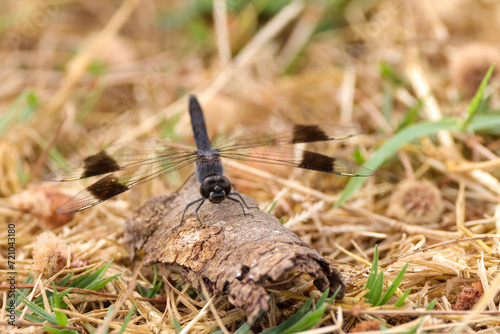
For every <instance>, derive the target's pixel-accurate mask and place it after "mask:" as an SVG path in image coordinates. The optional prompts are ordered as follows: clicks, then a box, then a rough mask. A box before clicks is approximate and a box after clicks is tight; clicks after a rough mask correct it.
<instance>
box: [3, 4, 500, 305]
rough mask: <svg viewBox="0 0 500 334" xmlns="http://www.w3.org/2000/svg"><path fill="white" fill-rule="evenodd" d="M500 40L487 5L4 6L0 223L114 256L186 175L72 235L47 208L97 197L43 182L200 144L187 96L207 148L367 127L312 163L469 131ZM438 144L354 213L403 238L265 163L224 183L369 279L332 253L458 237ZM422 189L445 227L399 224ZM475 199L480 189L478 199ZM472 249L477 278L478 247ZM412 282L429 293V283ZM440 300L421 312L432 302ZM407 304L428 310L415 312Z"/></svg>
mask: <svg viewBox="0 0 500 334" xmlns="http://www.w3.org/2000/svg"><path fill="white" fill-rule="evenodd" d="M499 36H500V2H498V1H496V0H441V1H430V0H421V1H396V0H380V1H366V0H351V1H347V0H323V1H320V0H317V1H313V0H311V1H299V0H297V1H285V0H275V1H271V0H254V1H249V0H227V1H222V0H221V1H219V0H214V1H209V0H189V1H176V0H169V1H152V0H123V1H114V0H113V1H96V0H85V1H81V0H44V1H33V0H2V1H1V2H0V174H1V175H2V177H1V178H0V197H1V199H2V203H4V205H9V206H12V207H16V208H22V210H24V211H22V213H21V214H20V213H13V211H12V207H11V208H10V209H7V208H5V207H3V208H2V212H3V213H2V216H3V217H2V220H4V221H10V220H12V219H16V221H17V222H19V224H25V225H23V226H28V227H27V228H26V229H25V231H24V233H26V235H25V238H24V239H23V240H22V241H19V242H20V244H19V246H21V245H29V244H30V243H31V242H32V241H33V240H34V238H35V237H36V235H37V234H38V233H40V231H42V230H44V229H47V228H51V229H55V231H56V232H57V233H62V232H61V231H63V230H62V229H61V228H60V227H58V226H57V224H60V225H64V224H67V223H69V224H70V225H67V226H69V227H70V228H71V230H65V231H66V232H64V233H63V234H64V235H65V236H66V237H67V238H69V239H71V238H70V236H73V237H74V238H75V239H71V240H72V242H73V243H74V244H78V245H85V244H86V243H89V242H90V240H97V239H98V238H101V237H103V236H105V237H106V238H109V239H113V237H116V238H117V240H122V239H121V238H122V235H121V234H120V233H122V232H123V219H124V218H126V217H128V216H130V215H131V214H132V212H133V210H134V209H135V208H137V207H138V205H139V204H140V203H142V202H143V201H144V200H145V199H147V198H149V197H151V196H153V195H160V194H165V193H169V192H171V191H174V190H175V189H177V188H178V187H179V186H180V185H181V184H182V183H183V181H184V180H185V178H186V176H187V175H189V173H191V172H192V171H193V170H192V169H189V168H187V169H189V170H186V171H180V172H178V173H177V172H176V173H173V174H172V175H169V176H168V177H164V178H160V179H158V180H155V181H153V182H150V183H148V184H145V185H141V186H140V187H138V188H137V189H134V190H133V191H130V193H127V194H124V195H122V196H119V197H118V198H115V199H112V200H110V201H107V202H106V203H103V204H102V205H99V206H98V207H96V208H93V209H91V210H87V211H85V212H82V213H79V214H77V215H76V216H74V219H73V220H71V219H72V218H73V216H64V217H65V218H60V217H57V216H56V215H55V214H54V210H55V208H57V207H58V205H60V204H61V203H62V202H64V200H66V199H67V198H68V196H69V195H72V194H75V193H76V192H77V191H79V190H81V189H83V188H84V186H86V185H89V184H90V183H88V182H81V183H79V182H74V183H71V184H69V183H68V184H64V185H60V184H55V185H54V184H47V183H43V177H44V175H46V174H47V173H49V172H50V171H53V170H55V169H56V168H58V167H60V166H63V165H65V164H67V163H68V162H71V161H74V160H78V159H82V158H84V157H85V156H87V155H90V154H94V153H96V152H98V151H99V150H101V149H102V148H103V147H106V146H107V145H110V144H112V143H114V142H121V141H133V140H137V139H140V138H144V137H151V136H153V137H162V138H168V139H173V140H181V141H187V142H189V143H192V142H193V141H192V138H191V137H192V133H191V129H190V123H189V117H188V114H187V112H186V110H187V99H186V96H187V94H189V93H195V94H197V96H198V97H199V98H200V102H201V104H202V106H203V108H204V110H205V114H206V118H207V123H208V124H207V126H208V130H209V132H210V135H211V137H215V136H216V135H219V134H224V133H226V132H228V131H230V130H231V129H233V128H235V127H237V126H241V125H251V124H258V123H265V122H273V121H275V120H277V119H285V120H288V121H294V122H299V123H310V124H314V123H320V124H324V123H332V124H355V125H359V126H361V127H362V128H364V129H365V130H366V134H364V135H361V136H357V137H355V138H351V139H349V140H346V141H341V142H332V143H328V144H318V145H316V146H314V147H315V148H316V149H317V150H319V151H321V152H323V153H325V154H327V155H335V156H340V157H342V158H344V159H346V160H350V161H355V162H357V163H359V164H362V163H364V162H365V161H366V160H368V159H370V157H372V156H373V155H374V153H375V152H376V150H377V149H378V148H379V147H381V146H382V145H383V144H384V143H385V142H386V141H388V140H389V139H390V138H392V137H393V136H394V135H395V133H397V132H398V131H399V130H400V129H402V128H404V127H406V126H408V125H410V124H417V123H419V122H425V121H438V120H440V119H442V118H444V117H453V118H455V119H463V118H465V117H466V116H467V110H468V109H467V108H468V106H469V103H470V100H471V98H472V97H473V96H474V94H475V93H476V91H477V89H478V87H479V84H480V83H481V80H482V79H483V78H484V76H485V74H486V72H487V71H488V68H489V67H490V66H491V64H492V63H496V64H497V65H498V64H499V63H500V37H499ZM496 75H497V70H496V69H495V70H494V71H493V73H492V77H491V79H490V86H489V88H488V89H487V91H486V92H487V95H488V105H487V108H486V109H487V111H488V112H489V113H492V114H495V113H496V112H497V110H498V106H499V103H498V102H499V101H498V91H497V90H495V88H496V87H497V86H498V81H497V78H496ZM450 138H452V139H451V140H453V141H455V142H454V143H452V144H450V142H449V141H448V144H450V145H451V146H453V147H454V148H455V149H456V151H457V152H460V154H461V155H462V156H463V157H464V158H465V159H470V160H473V161H476V160H481V159H482V158H484V157H485V156H487V157H489V159H494V158H495V157H496V153H498V151H499V150H500V147H499V145H498V143H499V141H498V136H497V133H495V132H494V131H492V132H489V133H487V134H484V135H474V134H471V133H468V134H465V133H460V134H456V135H453V136H451V137H450ZM443 143H446V140H445V141H444V142H443V141H439V140H438V141H436V138H435V137H431V138H430V139H429V138H426V139H422V140H419V141H418V142H413V143H411V144H409V145H408V146H405V150H403V151H404V152H399V153H398V154H395V155H393V156H392V158H390V159H387V160H386V161H385V162H384V164H383V166H381V168H380V171H379V172H378V173H377V175H376V176H375V177H373V178H371V179H369V180H368V181H367V183H366V184H365V186H364V188H363V189H364V190H363V191H362V192H360V193H358V194H357V195H355V196H354V197H353V201H352V202H351V205H354V207H359V208H364V209H366V210H370V212H372V213H373V214H374V215H375V214H377V215H382V216H384V217H385V216H387V217H393V218H394V217H395V218H396V219H399V221H402V222H403V223H404V224H408V225H404V226H405V228H407V229H406V230H405V229H403V230H401V229H394V225H390V224H387V225H384V224H382V223H380V222H376V221H377V220H376V219H375V218H373V217H372V218H373V219H375V220H373V219H372V218H367V215H363V216H362V217H357V216H355V215H352V210H351V211H342V210H340V209H335V210H331V209H332V206H333V204H334V203H335V201H336V200H337V199H338V197H336V195H337V194H338V193H339V192H340V191H341V190H342V188H343V187H344V186H345V184H346V182H347V181H348V180H347V178H342V177H341V178H338V177H332V176H327V175H324V174H321V173H313V172H304V171H294V170H291V169H288V168H275V167H270V166H265V165H257V164H255V165H254V164H245V166H246V167H247V168H248V169H249V170H248V169H242V168H240V167H239V166H238V165H233V164H229V165H228V166H226V168H227V170H228V175H229V178H230V179H231V181H232V182H233V184H234V185H235V186H236V188H238V189H239V190H240V191H241V192H242V193H245V194H246V195H249V196H252V197H254V198H255V199H256V200H257V202H258V203H259V205H260V207H261V208H263V209H266V208H269V207H270V206H271V204H272V203H273V202H274V201H276V200H277V201H278V204H277V206H276V208H275V211H274V212H273V213H274V214H275V215H276V216H277V217H278V218H281V217H285V225H286V226H287V227H289V228H291V229H292V230H293V231H294V232H296V233H297V234H298V235H299V236H300V237H301V238H302V239H303V240H304V241H306V242H307V243H308V244H310V245H311V247H313V248H316V249H318V250H319V251H321V252H322V253H323V254H326V255H327V256H329V257H330V258H331V259H332V260H333V259H337V260H338V261H340V262H339V263H340V264H338V266H339V269H340V270H341V271H342V272H343V273H344V274H345V275H346V277H349V275H350V273H354V272H355V271H356V270H358V269H359V268H361V267H363V266H364V264H362V263H361V264H360V262H357V260H355V259H353V257H351V256H350V255H349V254H348V253H346V252H344V251H343V250H342V249H344V250H346V249H347V250H349V251H352V252H354V253H356V254H358V255H359V256H360V258H364V259H369V258H371V256H373V253H374V248H373V246H374V245H375V243H379V247H380V250H381V253H382V254H385V255H387V256H389V255H395V254H396V253H398V254H399V253H401V252H403V251H404V250H408V249H413V248H412V247H415V248H417V247H419V246H422V245H428V242H429V240H433V239H432V233H433V232H432V230H428V231H427V232H425V231H423V230H415V234H414V235H413V236H411V231H413V230H412V227H411V226H412V225H411V224H414V223H415V221H417V222H421V221H423V222H424V223H426V224H430V225H428V226H430V228H435V229H440V230H444V231H446V233H450V234H443V235H441V236H442V238H443V239H446V240H448V239H447V238H449V239H450V240H451V239H452V238H454V237H459V234H457V229H456V228H455V226H454V224H455V221H456V215H455V214H456V212H455V210H456V207H455V202H456V201H457V198H458V197H457V196H459V190H458V189H459V187H458V183H457V182H459V181H457V180H460V177H458V176H456V175H455V174H453V173H452V174H453V175H452V174H450V172H449V171H446V170H445V169H444V167H443V168H441V167H439V166H441V165H439V166H438V164H433V163H434V162H435V161H436V160H438V161H439V160H441V161H442V158H443V157H448V154H452V152H451V153H450V150H449V146H446V145H443ZM478 145H479V146H478ZM482 148H485V149H486V150H487V151H488V152H489V153H484V152H485V151H484V150H483V149H482ZM452 151H453V150H452ZM478 152H479V153H478ZM481 152H482V153H481ZM490 153H491V155H489V154H490ZM455 158H456V157H450V158H449V159H450V160H453V159H455ZM428 159H431V160H428ZM432 159H434V160H432ZM422 166H424V167H422ZM259 171H265V172H269V173H272V174H269V175H270V176H269V175H268V176H266V175H267V174H265V175H264V174H259ZM272 175H276V177H273V176H272ZM492 177H493V178H494V180H496V174H495V172H494V171H493V172H492ZM424 178H425V179H429V180H431V185H430V186H428V187H430V188H432V189H431V190H429V191H430V192H431V193H432V194H434V195H436V194H437V195H436V196H437V197H439V207H438V208H437V209H436V210H437V211H436V212H437V213H435V212H433V213H432V214H429V215H430V216H431V217H430V218H429V219H427V218H425V219H422V217H421V216H418V217H417V218H409V219H408V220H406V221H405V219H404V218H405V217H406V216H407V215H408V212H406V211H405V212H403V213H398V211H397V210H398V209H397V208H394V207H392V208H390V203H391V202H392V201H393V200H394V197H393V198H392V200H391V194H393V193H394V192H395V191H396V188H395V185H396V184H397V183H398V182H401V181H403V180H407V179H424ZM465 180H468V181H467V182H469V181H470V182H471V183H472V184H473V183H474V182H476V181H477V180H474V179H470V178H468V176H465ZM471 180H472V181H471ZM464 182H465V181H464ZM485 182H486V181H485ZM488 182H489V181H488ZM298 185H300V186H304V187H305V188H307V189H309V190H306V191H304V189H303V188H300V186H298ZM483 186H484V187H485V189H486V188H488V186H485V185H484V184H483V185H481V184H479V185H478V186H477V187H479V188H481V187H483ZM477 187H476V188H474V186H472V188H470V189H472V190H470V189H469V188H467V189H468V190H470V191H472V193H467V192H466V195H465V196H466V197H467V201H469V200H470V201H472V202H467V203H468V204H467V205H466V207H467V209H466V211H465V217H466V218H465V219H466V220H470V221H476V220H479V219H483V218H484V217H485V215H486V216H488V215H489V217H491V216H493V215H494V214H495V210H496V209H495V208H496V205H497V203H496V199H495V198H497V197H495V196H496V195H497V193H496V192H495V190H492V189H490V188H488V189H487V190H485V191H483V188H481V189H479V188H477ZM424 188H425V186H424ZM403 191H404V190H403ZM436 191H437V193H436ZM475 191H476V192H477V193H475ZM479 194H480V195H479ZM398 196H400V197H403V196H402V195H397V193H396V198H397V197H398ZM481 196H483V197H481ZM423 197H425V196H423ZM479 198H481V199H479ZM474 201H476V202H474ZM429 205H430V204H429ZM351 209H352V207H351ZM406 209H407V208H406ZM403 210H405V208H403ZM422 210H423V211H425V208H424V209H422ZM14 211H15V210H14ZM26 213H29V214H26ZM425 214H426V213H425V212H424V213H422V215H425ZM55 220H57V221H58V222H57V223H56V226H49V225H50V224H51V223H50V222H53V221H55ZM59 220H60V222H59ZM70 220H71V222H70ZM39 222H44V223H45V224H49V225H47V226H49V227H46V225H38V223H39ZM82 224H83V225H82ZM485 224H486V225H484V224H483V225H481V226H477V225H473V226H474V228H477V230H475V233H494V231H495V228H494V226H495V225H494V221H488V222H487V223H485ZM106 226H107V227H106ZM110 231H112V232H110ZM401 231H403V232H401ZM110 233H111V234H110ZM426 233H428V234H426ZM496 233H497V234H498V231H497V232H496ZM76 235H80V237H78V238H77V237H76ZM417 236H419V237H421V238H423V239H419V240H420V241H416V239H414V238H417V239H418V238H419V237H417ZM73 237H72V238H73ZM412 238H413V239H412ZM69 239H68V240H69ZM353 240H354V243H353ZM432 242H435V240H434V241H432ZM432 242H431V243H432ZM336 245H340V246H341V247H342V249H341V248H339V247H337V246H336ZM409 245H411V246H409ZM470 247H472V248H471V249H475V251H472V252H471V254H470V259H471V261H472V262H471V263H473V262H474V261H475V260H474V261H473V259H474V256H476V255H477V249H476V248H474V246H470ZM118 248H119V250H117V248H116V244H114V243H113V242H109V244H106V243H104V244H101V245H100V246H99V247H98V248H96V249H95V251H93V252H91V253H86V251H83V250H81V253H80V255H81V256H82V257H84V258H85V259H86V260H92V259H97V258H100V259H102V258H105V259H111V258H115V259H121V258H124V257H126V256H127V253H126V250H125V248H124V247H121V246H120V247H118ZM462 248H463V247H462ZM78 251H79V250H78V248H77V250H76V252H77V253H78ZM459 253H460V251H459V250H458V249H457V250H456V253H453V256H458V255H457V254H459ZM84 254H85V255H84ZM385 255H384V256H385ZM453 256H452V257H453ZM28 257H29V255H28V254H26V255H25V258H28ZM405 261H406V260H404V261H403V260H402V262H401V263H399V264H398V266H399V267H398V268H401V266H402V264H404V263H405ZM26 268H28V266H27V265H26ZM476 269H477V268H476ZM26 270H28V269H26ZM116 270H118V269H116ZM120 270H126V269H123V268H122V269H120ZM396 273H397V272H396ZM436 275H437V274H436ZM437 276H438V275H437ZM472 276H473V275H472ZM429 277H430V278H429ZM441 277H442V276H441ZM470 277H471V276H469V278H470ZM358 278H359V277H358ZM358 278H356V279H358ZM433 278H434V276H432V274H429V276H428V280H432V279H433ZM356 279H354V281H353V282H351V283H352V286H353V287H361V285H362V283H364V281H363V282H361V281H360V282H358V281H356ZM359 279H361V278H359ZM438 281H439V280H438V279H437V278H436V284H438ZM463 282H465V281H460V282H457V290H456V291H455V290H453V289H448V290H447V292H446V293H448V294H449V293H450V292H451V291H452V290H453V292H452V293H451V295H449V296H451V297H450V299H453V298H454V296H456V295H457V294H458V292H459V291H460V290H459V288H458V285H459V283H460V284H461V283H463ZM467 282H469V281H467ZM412 284H413V289H416V290H414V291H421V290H420V289H421V288H422V286H423V284H424V282H423V281H422V280H420V281H419V280H415V281H413V282H412ZM439 284H441V283H439ZM439 284H438V285H437V286H439V287H436V288H435V289H434V290H433V289H430V290H426V292H425V293H428V294H429V295H426V297H425V298H428V299H430V298H434V297H439V296H441V295H442V294H443V293H444V292H443V291H444V286H443V285H442V284H441V285H439ZM428 299H425V300H426V301H428ZM414 301H415V303H416V304H415V305H420V306H421V305H423V304H424V301H423V297H422V296H419V297H418V298H417V296H414Z"/></svg>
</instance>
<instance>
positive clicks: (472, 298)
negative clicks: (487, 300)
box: [451, 281, 484, 311]
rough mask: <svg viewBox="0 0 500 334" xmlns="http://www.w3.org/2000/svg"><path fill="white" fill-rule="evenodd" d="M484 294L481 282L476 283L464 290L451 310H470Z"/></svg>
mask: <svg viewBox="0 0 500 334" xmlns="http://www.w3.org/2000/svg"><path fill="white" fill-rule="evenodd" d="M483 294H484V289H483V285H482V284H481V281H476V282H474V283H472V285H471V286H469V287H465V288H463V289H462V291H461V292H460V294H459V295H458V296H457V301H456V303H455V304H453V305H451V308H452V309H453V310H455V311H466V310H470V309H471V308H472V307H473V306H474V304H476V302H477V301H478V300H479V298H481V296H482V295H483Z"/></svg>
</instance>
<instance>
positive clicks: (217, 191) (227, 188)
mask: <svg viewBox="0 0 500 334" xmlns="http://www.w3.org/2000/svg"><path fill="white" fill-rule="evenodd" d="M230 192H231V183H230V182H229V180H228V179H227V178H226V177H225V176H221V175H209V176H207V177H206V178H205V179H203V182H202V183H201V186H200V194H201V196H203V197H204V198H206V199H208V200H209V201H210V202H212V203H220V202H222V201H223V200H225V199H226V197H227V196H228V195H229V193H230Z"/></svg>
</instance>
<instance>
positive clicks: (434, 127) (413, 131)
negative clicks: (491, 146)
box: [335, 118, 459, 207]
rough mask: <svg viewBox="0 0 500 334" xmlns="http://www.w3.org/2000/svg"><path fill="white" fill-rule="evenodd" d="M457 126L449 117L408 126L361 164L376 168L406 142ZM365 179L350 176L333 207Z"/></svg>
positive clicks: (457, 122) (347, 196) (456, 122)
mask: <svg viewBox="0 0 500 334" xmlns="http://www.w3.org/2000/svg"><path fill="white" fill-rule="evenodd" d="M458 128H459V121H458V120H457V119H451V118H448V119H443V120H441V121H437V122H422V123H419V124H415V125H411V126H408V127H406V128H404V129H403V130H401V131H400V132H398V133H397V134H396V135H395V136H393V137H392V138H391V139H390V140H388V141H387V142H386V143H385V144H384V145H382V146H381V147H380V148H379V149H378V150H377V151H376V152H375V154H374V155H373V156H372V157H371V159H370V160H368V161H367V162H366V163H365V164H364V165H363V166H364V167H367V168H369V169H371V170H377V169H378V168H379V167H380V166H381V165H382V164H383V163H384V162H385V161H387V159H389V158H391V157H392V156H393V155H394V154H395V153H396V152H397V150H398V149H400V148H401V147H403V146H404V145H406V144H407V143H409V142H411V141H413V140H415V139H417V138H420V137H423V136H430V135H434V134H436V133H437V132H439V131H441V130H457V129H458ZM366 180H367V178H365V177H353V178H350V179H349V182H348V183H347V185H346V187H345V188H344V191H343V192H342V194H341V195H340V198H339V200H338V201H337V203H335V207H339V206H340V205H341V204H342V203H344V202H345V201H346V200H347V199H348V198H349V197H350V196H351V195H352V194H353V193H354V192H356V190H358V189H359V188H361V186H362V185H363V184H364V183H365V182H366Z"/></svg>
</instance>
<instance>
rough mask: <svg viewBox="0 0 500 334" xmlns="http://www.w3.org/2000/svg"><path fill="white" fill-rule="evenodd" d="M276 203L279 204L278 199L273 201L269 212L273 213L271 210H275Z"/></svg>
mask: <svg viewBox="0 0 500 334" xmlns="http://www.w3.org/2000/svg"><path fill="white" fill-rule="evenodd" d="M276 204H278V201H274V202H273V205H271V207H270V208H269V210H267V213H269V214H271V212H273V210H274V208H275V207H276Z"/></svg>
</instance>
